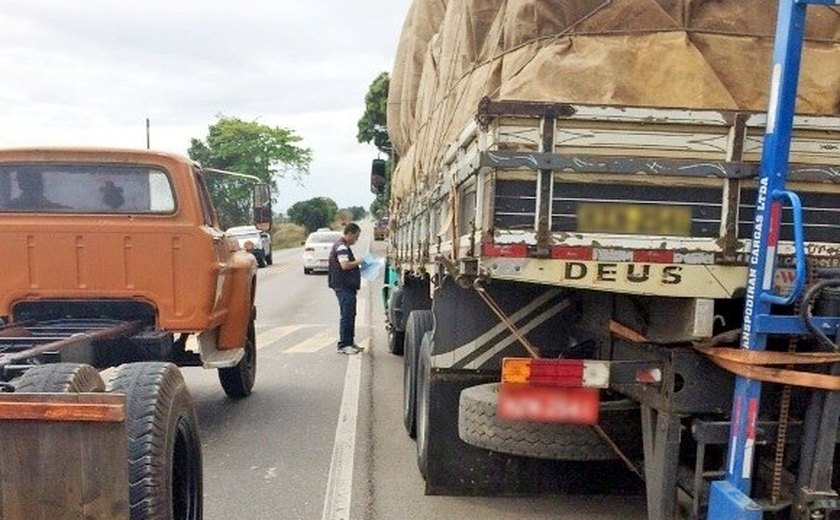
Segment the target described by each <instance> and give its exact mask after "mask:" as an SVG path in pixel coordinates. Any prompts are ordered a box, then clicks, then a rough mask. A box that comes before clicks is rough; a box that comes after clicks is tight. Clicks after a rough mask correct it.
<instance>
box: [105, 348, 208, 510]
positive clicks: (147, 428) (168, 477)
mask: <svg viewBox="0 0 840 520" xmlns="http://www.w3.org/2000/svg"><path fill="white" fill-rule="evenodd" d="M107 388H108V391H109V392H117V393H122V394H125V406H126V429H127V432H128V468H129V472H128V475H129V482H128V485H129V499H128V500H129V507H130V511H131V520H200V519H201V518H202V508H203V502H202V500H203V498H202V493H203V489H202V488H203V484H202V461H201V440H200V439H199V434H198V420H197V419H196V413H195V408H194V407H193V402H192V398H191V397H190V393H189V391H188V390H187V386H186V384H185V383H184V379H183V377H182V376H181V372H180V371H179V370H178V367H176V366H175V365H173V364H171V363H159V362H154V363H129V364H126V365H120V366H119V367H117V370H116V372H115V373H114V375H113V377H112V378H111V380H110V381H109V382H108V387H107Z"/></svg>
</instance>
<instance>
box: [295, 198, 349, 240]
mask: <svg viewBox="0 0 840 520" xmlns="http://www.w3.org/2000/svg"><path fill="white" fill-rule="evenodd" d="M337 213H338V204H336V203H335V201H334V200H332V199H330V198H327V197H315V198H314V199H309V200H303V201H300V202H295V203H294V204H292V207H290V208H289V210H288V211H287V212H286V214H287V215H288V216H289V219H290V220H291V221H292V222H294V223H295V224H299V225H301V226H303V227H305V228H306V229H307V230H308V231H309V232H312V231H315V230H316V229H318V228H322V227H329V225H330V224H331V223H332V222H333V220H335V216H336V214H337Z"/></svg>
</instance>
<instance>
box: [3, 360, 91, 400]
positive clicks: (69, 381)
mask: <svg viewBox="0 0 840 520" xmlns="http://www.w3.org/2000/svg"><path fill="white" fill-rule="evenodd" d="M15 391H17V392H55V393H64V392H72V393H78V392H104V391H105V383H104V382H103V381H102V377H100V375H99V372H98V371H97V370H96V369H95V368H93V367H92V366H90V365H80V364H77V363H53V364H49V365H38V366H35V367H32V368H30V369H29V370H27V371H26V372H24V373H23V375H22V376H21V377H20V378H19V379H18V380H17V381H16V382H15Z"/></svg>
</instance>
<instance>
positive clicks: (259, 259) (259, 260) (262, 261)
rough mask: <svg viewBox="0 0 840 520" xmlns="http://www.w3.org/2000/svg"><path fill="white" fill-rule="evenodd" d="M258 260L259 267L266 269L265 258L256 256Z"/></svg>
mask: <svg viewBox="0 0 840 520" xmlns="http://www.w3.org/2000/svg"><path fill="white" fill-rule="evenodd" d="M254 256H255V257H256V259H257V267H265V257H264V256H263V255H254Z"/></svg>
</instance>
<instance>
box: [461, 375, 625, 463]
mask: <svg viewBox="0 0 840 520" xmlns="http://www.w3.org/2000/svg"><path fill="white" fill-rule="evenodd" d="M498 391H499V383H488V384H484V385H478V386H472V387H469V388H466V389H464V390H463V391H462V392H461V398H460V401H459V403H458V435H459V436H460V437H461V440H463V441H464V442H466V443H467V444H472V445H473V446H477V447H479V448H484V449H488V450H491V451H496V452H499V453H507V454H510V455H521V456H524V457H534V458H538V459H549V460H610V459H614V458H616V454H615V452H614V451H613V450H612V449H611V448H610V447H609V446H608V445H607V444H606V443H604V441H603V440H601V437H599V436H598V434H597V433H595V430H594V429H593V428H592V427H591V426H587V425H577V424H556V423H531V422H525V421H504V420H502V419H500V418H499V417H497V416H496V403H497V395H498Z"/></svg>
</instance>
